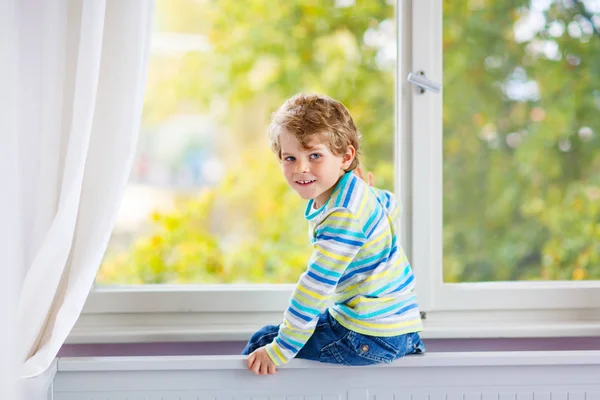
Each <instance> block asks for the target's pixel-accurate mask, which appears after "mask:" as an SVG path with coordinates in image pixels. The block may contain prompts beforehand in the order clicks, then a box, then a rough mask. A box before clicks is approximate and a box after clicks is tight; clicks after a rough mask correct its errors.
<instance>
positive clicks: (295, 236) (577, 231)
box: [97, 0, 600, 284]
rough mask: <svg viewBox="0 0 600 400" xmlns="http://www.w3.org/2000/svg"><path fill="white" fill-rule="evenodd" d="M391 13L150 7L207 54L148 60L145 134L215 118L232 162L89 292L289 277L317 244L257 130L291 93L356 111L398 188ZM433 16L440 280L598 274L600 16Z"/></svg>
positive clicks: (577, 10)
mask: <svg viewBox="0 0 600 400" xmlns="http://www.w3.org/2000/svg"><path fill="white" fill-rule="evenodd" d="M393 3H394V2H392V1H385V0H367V1H355V2H348V1H340V0H338V1H335V2H334V1H333V0H323V1H307V0H289V1H285V2H272V1H267V0H250V1H245V2H244V3H243V6H242V4H241V3H240V2H239V1H236V0H214V1H209V0H205V1H197V0H177V1H173V0H171V1H158V2H157V10H156V13H157V22H156V31H157V32H180V33H187V34H195V35H202V36H204V37H205V38H206V39H207V42H208V43H209V44H210V50H209V51H191V52H188V53H186V54H185V55H183V56H181V55H179V56H176V57H175V56H169V55H156V56H153V58H152V60H151V65H150V71H149V77H148V87H147V93H146V104H145V107H144V117H143V118H144V120H143V122H144V126H146V127H152V126H156V125H158V124H160V123H161V121H164V120H165V119H167V118H169V116H170V115H177V114H210V115H212V116H213V117H214V118H216V119H217V120H218V121H219V122H220V124H219V129H220V134H219V135H218V137H216V138H215V139H214V140H215V146H216V147H217V148H218V153H219V157H220V158H221V159H222V160H223V161H224V162H225V163H226V165H227V170H226V171H225V176H224V178H223V179H222V180H221V181H220V183H219V184H218V185H215V186H209V187H204V188H199V189H198V190H197V193H194V194H189V193H188V194H181V195H179V196H178V199H177V206H176V207H175V208H174V209H169V210H156V211H155V212H154V213H152V215H149V216H148V229H147V230H146V231H145V232H142V233H140V234H139V235H138V236H137V237H136V238H135V240H134V241H133V242H132V243H131V244H130V245H129V246H128V247H127V248H126V249H124V250H123V249H118V250H115V249H112V250H111V249H109V251H108V252H107V256H106V258H105V260H104V263H103V265H102V267H101V270H100V272H99V274H98V279H97V282H98V283H99V284H142V283H232V282H255V283H258V282H262V283H265V282H268V283H282V282H295V281H296V279H297V278H298V276H299V275H300V274H301V272H302V271H303V270H304V269H305V263H306V261H307V260H308V258H309V256H310V252H311V248H310V246H309V241H308V237H307V236H308V235H307V223H306V221H305V220H304V217H303V212H304V206H305V203H304V202H303V201H302V200H301V199H300V198H299V197H298V196H297V195H296V194H295V193H294V192H293V191H292V190H291V189H289V188H288V187H287V185H286V183H285V181H284V179H283V177H282V176H281V172H280V170H279V165H278V162H277V160H276V159H275V157H274V155H273V154H272V153H271V152H270V149H269V145H268V142H267V138H266V126H267V124H268V122H269V117H270V113H272V112H273V111H274V110H275V109H276V108H277V106H279V105H280V104H281V103H282V102H283V101H284V100H285V99H286V98H288V97H289V96H291V95H293V94H295V93H297V92H300V91H305V92H319V93H324V94H328V95H330V96H332V97H334V98H336V99H338V100H340V101H342V102H343V103H344V104H345V105H346V106H347V107H348V108H349V110H350V112H351V113H352V115H353V116H354V119H355V121H356V123H357V126H358V127H359V129H360V131H361V132H362V135H363V141H362V144H363V149H362V156H361V160H362V162H363V164H364V165H365V167H366V168H367V169H368V170H370V171H372V172H373V173H374V176H375V185H376V186H379V187H383V188H386V189H390V190H393V189H394V188H393V176H394V129H395V127H394V113H395V93H394V86H395V71H394V67H395V65H394V58H393V52H394V49H395V42H394V37H395V33H394V29H395V26H394V24H395V23H394V21H395V15H394V14H395V10H394V5H393ZM589 3H590V4H591V3H592V2H589ZM336 5H337V6H336ZM443 24H444V26H443V28H444V29H443V34H444V36H443V49H444V52H443V60H444V77H443V78H444V82H443V83H444V90H443V96H444V115H443V126H444V143H443V152H444V199H443V201H444V266H443V268H444V278H445V281H447V282H469V281H492V280H527V279H546V280H549V279H552V280H556V279H560V280H565V279H566V280H570V279H599V278H600V116H599V115H600V33H599V29H600V10H599V9H598V7H596V8H595V9H594V8H593V7H592V6H590V5H589V4H587V6H586V2H585V1H579V2H578V1H555V2H553V1H550V0H548V1H536V0H533V1H519V0H513V1H504V0H494V1H492V0H487V1H486V0H468V1H467V0H459V1H449V0H445V1H444V19H443ZM424 29H426V28H424ZM390 41H391V42H390ZM390 43H391V45H390ZM417 45H418V44H417ZM414 134H427V132H414ZM415 184H419V182H415ZM404 217H405V218H407V217H410V216H406V215H404Z"/></svg>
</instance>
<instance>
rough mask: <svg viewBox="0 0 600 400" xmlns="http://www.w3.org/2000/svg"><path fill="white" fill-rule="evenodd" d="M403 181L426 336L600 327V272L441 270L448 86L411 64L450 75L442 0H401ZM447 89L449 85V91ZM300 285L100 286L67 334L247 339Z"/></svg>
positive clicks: (407, 243)
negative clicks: (421, 83) (481, 277)
mask: <svg viewBox="0 0 600 400" xmlns="http://www.w3.org/2000/svg"><path fill="white" fill-rule="evenodd" d="M397 26H398V29H397V35H398V36H397V38H398V40H397V43H398V58H397V59H398V63H397V80H396V82H397V90H396V93H397V95H396V127H397V129H396V131H397V132H396V139H395V141H396V149H397V151H396V188H397V189H398V190H397V191H396V193H397V195H398V196H399V197H400V198H401V200H402V203H403V204H404V208H403V216H404V218H402V224H401V229H400V232H401V236H402V243H403V246H404V247H405V249H406V251H407V253H408V257H409V259H410V260H411V261H412V265H413V268H414V270H415V275H416V277H417V282H418V285H417V288H418V296H419V302H420V306H421V309H422V310H423V311H424V312H425V313H426V314H425V315H426V317H425V330H424V332H423V337H425V338H474V337H486V338H490V337H492V338H499V337H549V336H595V335H600V282H494V283H464V284H445V283H443V280H442V267H441V266H442V249H443V247H442V229H443V227H442V223H443V220H442V210H443V209H442V207H443V205H442V194H443V193H442V162H443V160H442V95H441V94H434V93H430V92H427V93H425V94H423V95H418V96H417V95H415V94H414V91H413V87H412V86H411V85H409V84H408V83H407V82H406V76H407V75H408V72H415V71H426V74H427V77H428V78H430V79H432V80H434V81H437V82H442V47H441V46H442V0H398V1H397ZM442 93H443V91H442ZM292 290H293V285H186V286H177V285H147V286H143V287H141V288H140V287H133V286H122V287H116V288H110V289H103V288H96V289H94V290H93V291H92V292H91V294H90V296H89V298H88V301H87V303H86V305H85V307H84V309H83V312H82V315H81V317H80V318H79V320H78V321H77V323H76V325H75V327H74V329H73V331H72V332H71V335H70V336H69V338H68V339H67V343H111V342H133V341H135V342H144V341H145V342H160V341H190V340H202V341H229V340H240V341H243V340H247V339H248V337H249V336H250V335H251V334H252V333H253V332H255V331H256V329H258V328H259V327H260V326H262V325H264V324H269V323H270V324H277V323H279V322H280V320H281V317H282V313H283V311H284V310H285V308H286V307H287V305H288V301H289V298H290V296H291V293H292Z"/></svg>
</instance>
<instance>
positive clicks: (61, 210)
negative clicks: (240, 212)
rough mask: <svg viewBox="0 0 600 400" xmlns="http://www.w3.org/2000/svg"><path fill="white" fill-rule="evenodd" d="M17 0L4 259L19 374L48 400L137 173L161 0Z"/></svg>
mask: <svg viewBox="0 0 600 400" xmlns="http://www.w3.org/2000/svg"><path fill="white" fill-rule="evenodd" d="M11 3H12V9H11V8H10V6H9V7H8V8H7V11H14V13H13V15H14V23H13V25H12V26H11V25H7V26H2V28H0V33H1V37H2V39H1V40H2V41H4V42H3V44H2V46H3V47H2V49H1V50H7V52H6V53H5V52H3V53H4V54H3V55H2V56H0V61H2V63H1V64H2V66H1V67H0V74H2V77H0V79H1V81H0V82H2V83H3V85H2V87H1V88H0V93H1V94H0V96H2V97H0V106H1V108H2V110H1V111H0V112H1V113H2V114H0V117H2V118H0V119H4V117H6V118H7V119H6V121H5V123H7V124H8V126H7V127H6V128H7V129H8V130H4V129H3V131H2V132H1V135H2V142H0V145H1V147H2V150H1V153H0V157H1V158H2V161H0V166H1V167H2V169H1V170H0V187H2V188H4V189H6V193H7V196H2V197H3V201H2V204H1V206H5V204H4V202H6V203H7V204H6V207H8V208H7V209H3V210H2V211H1V212H2V214H6V216H7V221H8V222H12V224H13V225H11V224H10V223H9V224H8V225H7V226H3V222H0V226H2V228H0V229H1V230H0V234H2V236H0V239H5V236H6V239H7V242H6V243H9V242H8V240H10V241H12V242H10V249H8V251H9V252H10V253H8V254H9V256H10V257H8V258H7V259H4V260H3V262H4V261H6V262H7V264H6V266H5V267H6V268H8V269H10V270H11V272H12V273H14V274H15V280H16V281H17V293H16V297H17V300H18V305H17V309H16V319H17V321H16V325H15V328H16V332H15V333H16V339H15V346H14V351H15V352H16V359H17V362H18V363H19V365H18V368H17V372H18V375H19V377H20V378H21V381H20V386H21V388H22V390H25V395H24V398H26V399H27V400H38V399H46V398H48V397H47V394H48V392H49V391H50V386H51V381H52V379H53V377H54V371H55V367H56V365H55V363H54V359H55V357H56V354H57V353H58V350H59V349H60V347H61V346H62V345H63V343H64V342H65V339H66V338H67V335H68V334H69V332H70V331H71V329H72V327H73V325H74V324H75V322H76V320H77V318H78V317H79V315H80V313H81V309H82V307H83V305H84V303H85V300H86V298H87V295H88V293H89V291H90V289H91V288H92V284H93V282H94V278H95V276H96V272H97V270H98V267H99V265H100V262H101V260H102V256H103V253H104V251H105V249H106V246H107V243H108V240H109V237H110V234H111V231H112V228H113V225H114V221H115V219H116V216H117V212H118V209H119V203H120V201H121V198H122V195H123V193H124V189H125V185H126V183H127V179H128V176H129V171H130V169H131V165H132V162H133V157H134V154H135V148H136V143H137V136H138V131H139V125H140V117H141V111H142V103H143V93H144V87H145V78H146V69H147V62H148V50H149V40H150V32H151V26H152V21H153V12H154V3H153V1H151V0H126V1H124V0H89V1H88V0H20V1H17V2H11ZM7 4H8V3H7ZM0 11H4V10H1V9H0ZM3 19H7V20H10V15H8V14H7V15H5V16H4V17H3ZM0 22H5V21H3V20H2V21H0ZM0 25H4V24H0ZM11 44H13V45H12V46H11ZM4 47H6V49H4ZM11 51H12V53H11ZM5 63H6V64H5ZM4 83H7V85H9V86H6V87H7V89H8V90H6V92H5V86H4ZM4 106H7V108H6V109H5V107H4ZM2 128H5V127H4V126H3V127H2ZM3 192H4V190H3ZM0 216H2V215H0ZM6 243H4V244H6ZM2 398H5V397H4V396H3V397H2ZM6 398H12V397H6Z"/></svg>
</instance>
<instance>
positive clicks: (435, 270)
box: [413, 0, 600, 311]
mask: <svg viewBox="0 0 600 400" xmlns="http://www.w3.org/2000/svg"><path fill="white" fill-rule="evenodd" d="M413 12H414V14H413V17H414V25H413V40H414V42H413V46H414V47H413V68H414V70H422V71H424V72H425V73H426V75H427V76H429V77H431V79H433V80H442V81H443V85H444V89H443V96H436V95H432V94H430V93H426V94H423V95H415V96H414V98H415V100H414V103H413V111H414V122H413V132H414V153H415V155H414V158H415V160H416V161H415V162H414V168H415V170H414V179H415V181H417V180H418V182H420V183H423V182H426V183H428V184H425V185H423V186H420V185H414V186H413V190H414V192H413V193H414V196H415V197H414V199H415V220H414V222H413V223H414V229H415V238H414V244H415V248H414V250H413V254H414V258H413V260H414V262H415V264H417V265H419V266H427V267H428V271H427V272H426V277H427V279H429V280H430V281H432V282H433V286H432V287H431V288H430V289H431V290H430V292H429V293H428V299H427V301H429V308H430V309H432V310H438V311H439V310H444V309H446V310H459V309H481V310H483V309H491V308H493V309H509V310H510V309H526V308H530V309H536V308H540V309H543V308H546V309H559V308H579V309H585V308H597V307H598V305H599V304H598V300H597V299H598V296H597V294H598V289H599V288H600V285H599V282H597V280H598V279H600V135H599V134H600V119H599V118H598V117H597V115H599V112H600V101H599V100H600V91H599V88H600V72H599V71H600V35H599V28H600V2H597V1H550V0H549V1H536V0H531V1H526V2H523V1H510V2H506V1H465V2H451V1H443V2H442V1H425V2H419V3H418V4H417V3H415V6H414V10H413ZM432 27H433V28H432ZM441 56H443V57H441ZM427 274H429V275H427ZM583 281H585V282H583Z"/></svg>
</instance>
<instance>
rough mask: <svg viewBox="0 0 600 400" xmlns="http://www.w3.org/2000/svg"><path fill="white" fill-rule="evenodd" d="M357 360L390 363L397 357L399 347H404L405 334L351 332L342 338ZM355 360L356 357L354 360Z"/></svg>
mask: <svg viewBox="0 0 600 400" xmlns="http://www.w3.org/2000/svg"><path fill="white" fill-rule="evenodd" d="M344 340H345V341H346V342H347V344H348V346H349V347H350V348H351V349H352V353H351V354H353V355H355V356H356V357H358V358H359V359H358V360H367V361H369V362H370V363H371V364H373V363H381V362H383V363H391V362H392V361H394V360H395V359H396V358H397V357H398V353H399V352H400V351H401V349H404V348H406V345H407V343H406V341H407V337H406V335H401V336H395V337H377V336H367V335H362V334H360V333H356V332H351V334H349V335H348V336H347V337H345V338H344ZM354 361H356V359H355V360H354Z"/></svg>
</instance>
